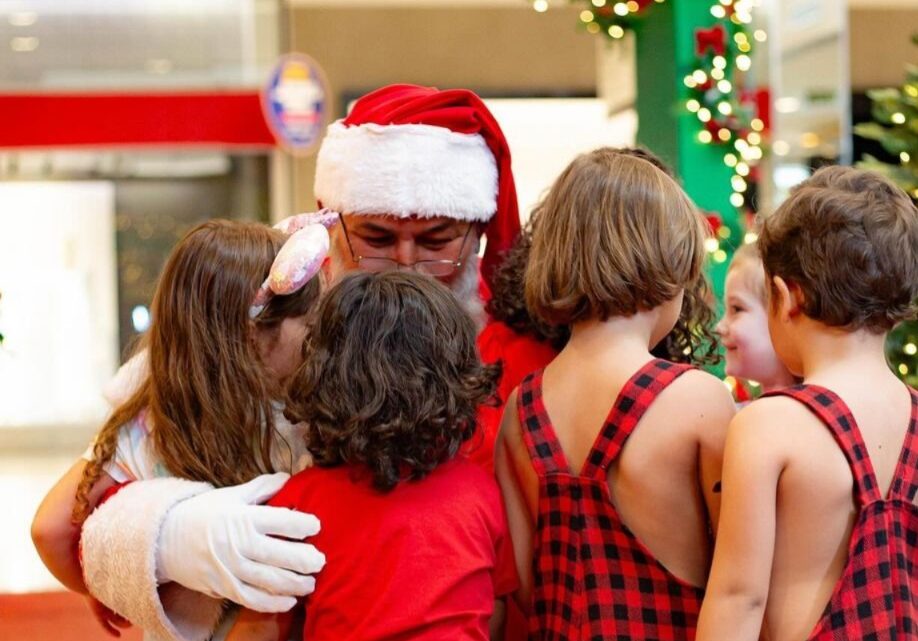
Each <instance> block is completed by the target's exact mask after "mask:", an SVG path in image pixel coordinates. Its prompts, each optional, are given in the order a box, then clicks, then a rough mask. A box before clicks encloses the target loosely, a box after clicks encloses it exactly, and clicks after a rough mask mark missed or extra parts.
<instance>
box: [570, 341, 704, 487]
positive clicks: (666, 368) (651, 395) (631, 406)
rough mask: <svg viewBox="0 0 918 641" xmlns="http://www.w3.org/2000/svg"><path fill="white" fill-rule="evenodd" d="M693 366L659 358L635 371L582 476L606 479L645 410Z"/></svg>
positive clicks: (609, 417)
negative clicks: (613, 462)
mask: <svg viewBox="0 0 918 641" xmlns="http://www.w3.org/2000/svg"><path fill="white" fill-rule="evenodd" d="M692 369H694V368H693V367H692V366H691V365H683V364H679V363H671V362H669V361H664V360H662V359H659V358H657V359H654V360H652V361H650V362H648V363H647V364H646V365H644V366H643V367H641V368H640V369H639V370H638V371H637V372H635V373H634V375H632V376H631V378H630V379H628V381H627V382H626V383H625V384H624V386H623V387H622V389H621V390H620V391H619V393H618V397H617V398H616V399H615V403H614V404H613V405H612V409H611V410H609V415H608V417H606V422H605V423H604V424H603V426H602V431H600V433H599V435H598V436H597V437H596V441H595V442H594V443H593V447H592V449H591V450H590V454H589V456H587V460H586V463H585V464H584V466H583V469H582V470H581V472H580V475H581V476H583V477H588V478H597V479H604V478H605V476H606V470H607V469H608V468H609V465H611V464H612V461H614V460H615V458H616V457H617V456H618V455H619V453H620V452H621V451H622V448H623V447H624V446H625V442H626V441H627V440H628V437H629V436H631V433H632V432H633V431H634V428H635V427H636V426H637V424H638V422H639V421H640V420H641V417H642V416H644V412H646V411H647V409H648V408H649V407H650V406H651V404H652V403H653V402H654V400H655V399H656V398H657V396H659V395H660V393H661V392H662V391H663V390H664V389H666V388H667V387H668V386H669V385H670V383H672V382H673V381H675V380H676V379H677V378H679V377H680V376H682V375H683V374H684V373H685V372H688V371H690V370H692Z"/></svg>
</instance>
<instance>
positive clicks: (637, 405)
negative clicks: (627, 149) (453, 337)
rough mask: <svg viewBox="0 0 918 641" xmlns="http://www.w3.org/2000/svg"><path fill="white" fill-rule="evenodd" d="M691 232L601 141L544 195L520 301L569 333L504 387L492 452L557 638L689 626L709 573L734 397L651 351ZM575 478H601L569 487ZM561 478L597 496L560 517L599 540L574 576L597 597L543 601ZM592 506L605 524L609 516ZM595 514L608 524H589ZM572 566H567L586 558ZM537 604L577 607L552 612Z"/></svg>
mask: <svg viewBox="0 0 918 641" xmlns="http://www.w3.org/2000/svg"><path fill="white" fill-rule="evenodd" d="M703 238H704V236H703V224H702V222H701V219H700V216H699V215H698V213H697V211H696V210H695V208H694V206H693V205H692V204H691V202H690V201H689V200H688V198H687V196H685V194H684V193H683V192H682V190H681V189H680V188H679V187H678V185H677V184H676V183H675V181H673V180H672V179H671V178H669V177H668V176H666V175H665V174H664V173H663V172H662V171H660V170H658V169H657V168H655V167H653V166H652V165H651V164H650V163H648V162H646V161H644V160H641V159H637V158H631V157H627V156H625V155H622V154H616V153H615V151H614V150H608V149H600V150H597V151H595V152H593V153H591V154H587V155H585V156H582V157H580V158H578V159H577V160H575V161H574V163H572V165H571V166H569V167H568V169H567V170H565V172H564V173H562V175H561V176H560V177H559V179H558V180H557V181H556V183H555V185H554V187H553V188H552V190H551V191H550V192H549V194H548V196H547V198H546V200H545V202H544V203H543V205H542V210H541V213H540V217H539V220H538V223H537V224H536V227H535V228H534V230H533V249H532V256H531V260H530V267H529V268H528V270H527V274H526V296H527V303H528V304H529V305H530V307H531V308H532V310H533V311H534V313H536V314H537V315H539V316H540V317H542V318H543V319H544V320H546V321H547V322H553V323H565V324H569V325H570V326H571V328H572V332H571V338H570V340H569V342H568V343H567V345H566V346H565V347H564V349H563V350H562V351H561V353H560V354H559V355H558V357H557V358H556V359H555V360H554V361H552V363H551V364H550V365H548V366H547V367H546V368H545V370H544V372H543V373H536V374H535V375H534V376H532V377H530V378H529V379H527V380H526V381H524V383H523V385H522V386H521V387H520V388H519V389H518V390H517V391H516V392H515V393H514V394H513V396H512V397H511V398H510V399H509V401H508V404H507V409H506V410H505V414H504V422H503V425H502V428H501V430H502V431H501V437H500V439H499V441H498V454H497V460H496V468H497V471H498V478H499V479H500V480H501V485H502V487H503V489H504V496H505V500H506V502H507V510H508V517H509V519H510V524H511V531H512V533H513V540H514V547H515V551H516V556H517V565H518V570H519V572H520V574H521V582H522V588H521V591H520V593H519V594H518V600H519V601H520V604H521V606H522V607H523V608H524V609H527V610H529V611H531V612H532V614H531V616H530V633H531V634H532V633H533V632H536V633H548V634H549V636H547V637H545V638H555V637H552V636H550V633H556V634H558V633H559V629H560V628H564V629H565V630H566V633H568V634H572V635H573V636H572V637H571V638H581V635H583V634H587V633H588V632H587V631H588V630H589V631H590V632H589V633H591V634H603V635H609V634H624V630H625V629H626V628H628V627H629V626H630V630H631V632H630V635H631V636H626V637H622V638H634V639H638V638H653V637H654V636H655V633H654V632H651V631H650V630H651V629H652V628H654V629H661V628H665V627H667V626H671V627H673V628H676V629H677V630H676V632H674V634H675V635H676V636H675V637H674V638H690V636H691V635H692V634H693V630H694V618H693V612H692V607H691V604H690V603H689V602H692V601H693V600H694V599H698V600H699V602H700V593H701V589H702V588H703V586H704V584H705V581H706V577H707V569H708V564H709V561H710V553H711V547H712V544H711V539H710V523H711V521H712V519H713V520H716V512H717V504H718V496H717V485H718V481H719V479H720V464H721V452H722V446H723V442H722V440H723V437H724V434H725V430H726V425H727V423H728V422H729V420H730V418H732V416H733V411H734V410H733V404H732V401H731V399H730V396H729V394H728V393H727V390H726V388H725V387H724V386H723V384H722V383H721V382H720V381H718V380H717V379H715V378H714V377H712V376H710V375H708V374H705V373H703V372H701V371H697V370H692V369H691V368H690V367H687V366H684V365H676V364H673V363H670V362H668V361H663V360H659V359H654V358H653V356H652V355H651V353H650V350H651V348H653V346H654V345H656V344H657V343H658V342H659V341H660V340H662V339H663V337H664V336H665V335H666V334H667V333H668V332H669V331H670V329H672V327H673V325H674V324H675V322H676V320H677V319H678V317H679V313H680V308H681V304H682V296H683V291H684V289H685V288H686V286H688V285H689V284H690V283H692V282H693V281H694V279H696V278H698V277H700V276H699V273H700V268H701V261H702V254H703V250H702V249H701V247H702V243H703ZM540 453H544V454H545V456H543V455H540ZM559 476H561V477H567V478H568V479H573V480H571V481H570V482H569V483H562V485H561V486H560V489H554V488H553V487H552V483H553V482H552V481H546V479H547V478H549V477H551V478H558V477H559ZM587 477H592V478H595V479H597V480H598V481H599V482H598V483H596V484H590V483H587V484H585V485H582V486H581V489H576V488H575V487H574V486H577V485H580V482H581V480H585V479H587ZM597 487H598V488H600V489H599V490H596V489H595V488H597ZM602 488H607V490H608V491H605V490H603V489H602ZM558 492H560V493H562V494H570V496H571V497H573V498H574V500H575V501H576V500H577V498H579V497H580V496H581V494H583V493H590V492H594V493H595V492H599V493H600V494H601V495H602V498H601V500H600V501H599V503H600V507H599V510H598V512H597V513H595V514H592V513H591V514H588V515H586V516H585V517H584V519H585V520H584V522H581V523H576V522H574V521H576V517H570V518H571V524H570V525H571V526H572V528H571V529H572V530H575V531H576V534H574V535H572V536H574V538H576V537H577V536H583V537H584V539H583V540H587V539H589V540H590V541H593V542H597V541H606V542H607V543H609V545H606V546H605V547H604V544H602V543H600V544H599V548H598V549H599V550H603V549H604V550H606V553H605V557H606V558H605V560H606V561H609V562H610V563H611V565H610V566H609V571H608V572H595V573H594V572H593V571H592V566H590V568H591V569H587V570H585V572H586V574H585V575H584V577H582V578H583V579H584V580H585V584H586V586H587V588H588V589H589V588H591V585H590V584H591V583H594V582H596V585H593V586H592V587H593V588H596V591H595V593H594V595H593V596H592V597H588V600H590V599H593V600H594V601H595V602H591V603H588V604H587V605H586V606H582V604H577V603H564V604H560V607H558V606H559V604H557V603H554V604H545V603H542V602H540V601H544V600H545V599H546V596H545V595H546V594H547V593H549V592H550V589H549V588H546V587H545V585H544V583H545V582H546V581H550V580H551V579H547V578H546V577H547V576H551V574H552V570H553V569H557V568H551V567H549V565H551V561H547V560H546V559H545V556H546V554H548V552H547V548H551V547H553V544H552V543H551V542H550V541H549V540H548V539H545V538H544V537H543V536H542V535H540V531H541V530H542V529H543V528H544V527H551V526H550V525H546V524H549V523H551V522H552V521H559V522H562V521H561V519H559V516H558V515H553V514H552V513H551V512H552V509H551V508H546V503H545V501H546V500H549V498H548V495H554V494H557V493H558ZM602 504H605V505H606V507H608V508H609V509H610V510H612V512H614V513H615V514H614V515H613V516H612V517H611V518H612V520H617V521H618V523H617V524H613V525H612V526H611V527H606V526H607V525H608V524H607V523H606V521H608V520H609V518H607V515H605V514H603V513H602V512H603V508H602ZM565 518H567V515H565ZM567 525H568V524H567V523H566V522H563V526H567ZM596 528H598V529H605V530H607V531H606V532H605V533H600V534H596V533H595V532H593V533H590V530H591V529H596ZM623 533H624V534H623ZM622 535H624V536H625V537H626V538H628V539H629V543H628V544H627V546H628V547H629V549H628V550H627V551H624V553H623V554H624V556H625V557H628V558H624V559H623V560H622V558H621V557H622V556H623V554H622V551H621V550H617V549H616V550H612V549H611V548H610V547H609V546H613V547H614V545H615V544H613V543H611V541H612V540H613V539H616V537H620V536H622ZM553 536H554V537H555V538H558V533H557V532H556V533H555V534H553ZM565 536H567V535H566V534H564V533H561V534H560V538H561V539H562V541H561V543H562V544H563V543H564V542H569V540H567V539H564V537H565ZM623 549H624V548H623ZM577 554H580V551H579V550H578V551H577ZM592 554H593V553H592V552H591V553H590V555H592ZM590 555H588V556H590ZM632 555H633V557H632ZM533 559H535V563H536V564H537V565H538V567H539V571H538V572H534V569H533ZM556 561H557V559H556ZM581 562H582V563H581ZM562 563H563V562H562ZM578 563H581V564H583V565H590V563H591V561H590V560H589V559H581V558H578ZM629 563H630V564H634V563H636V564H639V565H640V564H645V565H648V566H653V568H654V569H653V571H652V572H651V573H650V575H648V576H653V577H654V579H653V580H656V579H658V578H659V579H660V580H661V581H662V583H654V585H653V586H650V585H648V584H647V583H646V582H645V581H643V580H642V579H644V578H645V577H644V576H643V575H642V574H641V572H640V571H638V572H637V573H636V574H632V573H631V572H630V570H629V569H628V568H626V567H624V566H626V565H628V564H629ZM546 564H548V565H546ZM569 570H570V572H572V573H573V574H572V577H571V578H572V579H573V578H575V576H576V577H579V575H578V574H577V573H578V572H582V571H584V570H583V568H580V569H577V568H569ZM566 571H567V570H566ZM655 573H656V574H655ZM607 577H611V578H607ZM648 581H651V580H650V579H648ZM667 582H668V583H667ZM607 583H611V584H610V585H607ZM662 586H667V587H662ZM669 586H673V589H674V590H677V591H680V590H682V591H684V592H685V598H684V599H683V598H682V596H681V595H680V597H679V601H680V603H682V605H684V606H685V609H684V610H682V609H680V608H681V607H682V605H679V606H674V607H668V606H669V605H672V604H671V603H667V601H666V599H667V598H668V596H670V595H667V594H661V592H664V593H665V592H667V590H668V587H669ZM606 588H608V589H606ZM626 592H627V593H629V594H632V593H633V592H640V593H641V594H636V595H633V596H635V597H636V599H637V601H638V602H640V603H641V605H642V606H644V607H640V606H638V607H635V605H634V603H635V600H633V599H631V598H629V597H625V596H624V594H625V593H626ZM558 594H559V593H557V592H556V593H555V597H553V598H559V597H558ZM610 595H614V596H612V598H610ZM686 604H688V605H686ZM581 606H582V607H581ZM546 608H547V609H548V610H549V611H552V610H554V609H555V608H557V611H558V612H565V611H566V610H567V609H568V608H569V609H570V610H571V611H573V612H577V611H578V610H579V609H583V610H584V612H582V613H577V614H573V615H572V616H570V617H567V618H569V620H567V621H557V620H551V619H552V618H553V617H552V615H545V610H546ZM581 614H582V615H583V616H582V617H581ZM694 615H697V610H695V611H694ZM559 616H560V617H561V618H565V617H564V615H563V614H561V615H559ZM575 620H576V621H581V622H582V623H575ZM629 620H630V623H629V622H628V621H629ZM658 625H659V626H660V628H657V626H658ZM575 630H576V632H575ZM645 633H646V634H645ZM667 638H669V637H667Z"/></svg>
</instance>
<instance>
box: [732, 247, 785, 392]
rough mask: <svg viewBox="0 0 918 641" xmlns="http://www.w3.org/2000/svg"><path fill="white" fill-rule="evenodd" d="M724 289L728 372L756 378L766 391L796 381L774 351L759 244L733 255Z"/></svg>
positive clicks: (741, 377) (740, 249) (743, 377)
mask: <svg viewBox="0 0 918 641" xmlns="http://www.w3.org/2000/svg"><path fill="white" fill-rule="evenodd" d="M724 289H725V290H726V293H725V296H724V298H725V304H724V315H723V318H721V319H720V322H719V323H718V324H717V332H718V333H719V334H720V337H721V340H722V341H723V345H724V349H725V350H726V353H727V369H726V371H727V374H728V375H729V376H734V377H736V378H740V379H746V380H753V381H756V382H757V383H759V384H760V385H761V386H762V390H763V391H764V392H770V391H772V390H776V389H781V388H783V387H790V386H791V385H793V384H794V383H795V382H796V380H795V379H794V377H793V375H792V374H791V373H790V372H789V371H788V369H787V368H786V367H785V366H784V364H783V363H782V362H781V360H780V359H779V358H778V355H777V354H775V349H774V347H773V346H772V344H771V337H770V336H769V335H768V313H767V311H766V309H765V306H766V296H765V268H764V267H762V258H761V257H760V256H759V250H758V247H756V245H752V244H750V245H743V246H742V247H740V248H739V249H738V250H737V251H736V253H735V254H734V255H733V261H732V262H731V263H730V268H729V269H728V270H727V281H726V283H725V288H724Z"/></svg>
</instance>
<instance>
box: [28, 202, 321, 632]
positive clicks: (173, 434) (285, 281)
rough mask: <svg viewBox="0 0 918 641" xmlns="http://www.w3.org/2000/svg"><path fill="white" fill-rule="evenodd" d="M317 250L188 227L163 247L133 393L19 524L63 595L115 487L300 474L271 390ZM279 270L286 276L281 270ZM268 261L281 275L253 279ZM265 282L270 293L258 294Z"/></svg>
mask: <svg viewBox="0 0 918 641" xmlns="http://www.w3.org/2000/svg"><path fill="white" fill-rule="evenodd" d="M316 227H317V228H318V229H316ZM323 234H324V239H323ZM327 246H328V239H327V232H325V230H324V228H322V227H321V226H311V227H310V228H308V229H303V230H300V231H299V232H297V234H294V235H293V236H292V237H290V238H289V239H288V237H287V235H285V234H284V233H282V232H281V231H279V230H276V229H270V228H268V227H265V226H263V225H259V224H256V223H243V222H232V221H221V220H212V221H209V222H206V223H203V224H201V225H199V226H197V227H196V228H194V229H193V230H191V231H190V232H189V233H188V234H187V235H186V236H185V237H184V238H183V240H182V241H181V242H180V243H179V244H178V245H177V246H176V248H175V249H174V250H173V252H172V254H171V255H170V257H169V259H168V261H167V262H166V265H165V267H164V268H163V272H162V275H161V276H160V280H159V283H158V285H157V290H156V293H155V296H154V299H153V304H152V311H153V314H152V316H153V322H152V324H151V326H150V329H149V333H148V334H147V336H146V337H145V349H146V352H145V353H146V357H145V361H146V363H145V364H144V365H143V367H142V368H141V370H142V371H140V373H139V376H138V381H139V385H137V386H134V389H133V390H132V391H131V393H129V394H128V395H127V396H126V398H125V399H124V400H123V402H122V403H121V404H120V405H118V406H117V407H116V408H115V410H114V412H113V413H112V415H111V417H110V418H109V419H108V420H107V422H106V423H105V425H104V426H103V428H102V430H101V431H100V432H99V435H98V436H97V437H96V441H95V444H94V446H93V447H92V449H91V453H89V454H88V456H87V460H80V461H78V462H77V463H76V464H74V466H73V467H72V468H71V469H70V470H69V471H68V472H67V473H66V474H65V475H64V477H63V478H62V479H61V480H60V481H58V483H57V484H56V485H55V487H54V488H52V489H51V491H50V492H49V494H48V495H47V497H46V498H45V499H44V501H43V502H42V504H41V506H40V507H39V509H38V512H37V514H36V516H35V519H34V522H33V524H32V538H33V541H34V543H35V546H36V548H37V549H38V552H39V555H40V556H41V558H42V560H43V561H44V563H45V565H46V566H47V567H48V569H49V570H50V571H51V573H52V574H54V576H55V577H57V578H58V580H60V581H61V583H63V584H64V585H65V586H66V587H68V588H70V589H71V590H74V591H77V592H81V593H86V586H85V583H84V580H83V576H82V571H81V568H80V562H79V552H78V545H79V535H80V527H81V524H82V522H83V520H85V518H86V517H87V516H88V514H89V513H90V512H91V511H92V510H93V509H94V508H95V507H96V505H97V504H98V503H99V501H100V499H101V498H102V497H103V496H104V495H105V494H107V493H110V492H112V491H115V490H117V489H118V488H119V487H120V486H121V485H122V484H125V483H128V482H130V481H133V480H139V479H150V478H156V477H168V476H176V477H181V478H186V479H191V480H197V481H206V482H208V483H211V484H213V485H215V486H218V487H219V486H227V485H236V484H239V483H243V482H245V481H249V480H251V479H252V478H254V477H255V476H257V475H259V474H262V473H263V472H266V471H274V470H283V471H290V470H291V468H296V469H299V468H301V467H302V466H304V465H306V464H307V463H308V460H309V459H308V452H307V451H306V450H305V448H304V447H303V445H302V438H300V436H299V433H298V430H297V429H296V428H295V427H294V426H293V425H291V424H290V423H288V422H287V421H286V420H284V418H283V415H282V414H281V413H280V410H281V409H282V407H283V405H282V399H283V396H284V388H283V386H284V383H285V381H286V380H287V379H288V378H289V377H290V376H291V375H292V374H293V373H294V371H295V370H296V368H297V367H298V366H299V364H300V362H301V360H302V357H301V349H302V343H303V339H304V336H305V333H306V314H307V312H308V311H309V310H310V308H311V307H312V306H313V305H314V304H315V303H316V301H317V300H318V296H319V282H318V279H317V278H313V277H312V276H313V275H314V274H315V273H316V271H317V269H318V267H319V266H320V264H321V263H322V261H323V259H324V253H325V250H326V249H327ZM279 256H280V258H279ZM290 259H293V263H295V265H296V266H297V267H299V268H301V269H300V270H299V271H297V270H290V269H287V270H286V272H285V271H284V270H283V269H282V268H283V266H285V265H286V266H287V267H288V268H289V265H290V264H291V263H290ZM276 261H277V262H276ZM275 262H276V265H277V266H278V267H279V268H281V269H280V270H278V269H275V270H274V271H273V272H271V273H270V276H271V277H272V279H273V280H270V281H269V280H266V278H267V277H268V276H269V271H270V270H271V268H272V263H275ZM302 268H305V269H302ZM291 278H293V279H295V280H296V282H292V280H291ZM278 282H280V283H281V284H282V287H281V289H282V290H283V291H284V295H272V294H273V291H272V290H271V289H270V286H271V285H275V288H277V286H276V283H278ZM284 287H285V288H286V289H284ZM302 525H303V526H304V527H307V526H308V527H309V528H311V529H315V525H314V524H312V523H304V524H302ZM299 580H300V581H307V580H309V581H311V580H312V579H311V578H307V577H300V579H299ZM90 604H91V607H92V609H93V612H94V614H95V615H96V617H97V618H98V619H99V621H100V622H101V623H102V625H103V626H104V627H105V628H106V630H107V631H108V632H109V633H111V634H113V635H115V636H118V633H117V630H116V629H115V628H114V627H113V625H115V626H119V627H123V626H124V625H126V622H125V621H124V620H122V619H121V618H120V617H118V616H117V615H115V614H113V613H112V612H111V611H109V610H108V609H107V608H105V607H104V606H102V605H101V604H100V603H99V602H97V601H95V600H94V599H92V598H91V597H90Z"/></svg>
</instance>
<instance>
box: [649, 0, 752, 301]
mask: <svg viewBox="0 0 918 641" xmlns="http://www.w3.org/2000/svg"><path fill="white" fill-rule="evenodd" d="M711 4H712V2H711V0H667V1H666V2H664V3H662V4H656V5H653V6H651V7H649V9H648V11H647V17H646V18H645V19H643V20H641V21H640V22H639V23H638V25H637V27H636V34H635V35H636V36H637V38H636V40H637V44H636V54H637V112H638V133H637V142H638V144H641V145H644V146H645V147H647V148H648V149H650V150H652V151H653V152H654V153H656V154H658V155H659V156H661V157H662V158H663V159H665V160H666V161H667V162H668V163H670V164H671V165H672V166H673V167H674V168H675V170H676V173H677V174H678V175H679V177H680V179H681V181H682V184H683V186H684V187H685V190H686V191H687V192H688V194H689V195H690V196H691V197H692V199H693V200H694V201H695V203H697V204H698V206H699V207H701V208H702V209H703V210H705V211H708V212H717V213H718V214H720V216H721V217H722V218H723V221H724V224H725V225H727V226H728V227H729V228H730V232H731V233H730V237H729V239H727V240H726V241H722V242H721V245H722V248H723V249H724V250H727V251H728V253H729V250H730V249H731V248H732V247H733V246H735V245H736V244H738V243H740V242H742V235H741V234H742V231H741V223H740V220H739V216H738V214H737V210H736V208H735V207H733V206H732V205H731V204H730V195H731V194H732V193H733V192H732V188H731V184H730V178H731V176H732V175H733V172H732V170H731V169H730V168H729V167H727V166H726V165H725V164H724V161H723V156H724V153H725V148H724V147H723V146H720V145H714V144H708V145H705V144H702V143H701V142H699V141H698V139H697V137H696V136H697V133H698V131H699V123H698V119H697V117H696V116H695V115H694V114H692V113H690V112H688V110H686V109H685V106H684V105H685V101H686V100H687V89H686V87H685V85H684V83H683V78H684V77H685V76H686V74H689V73H691V72H692V71H693V70H694V65H695V30H696V29H698V28H708V27H710V26H711V25H712V24H714V22H715V20H714V18H713V17H712V15H711V12H710V9H711ZM709 263H710V270H709V275H710V277H711V281H712V284H713V285H714V289H715V292H716V293H717V297H718V299H720V298H722V295H723V281H724V277H725V273H726V268H727V264H728V262H727V261H724V262H721V263H717V262H715V261H714V260H711V261H709Z"/></svg>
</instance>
